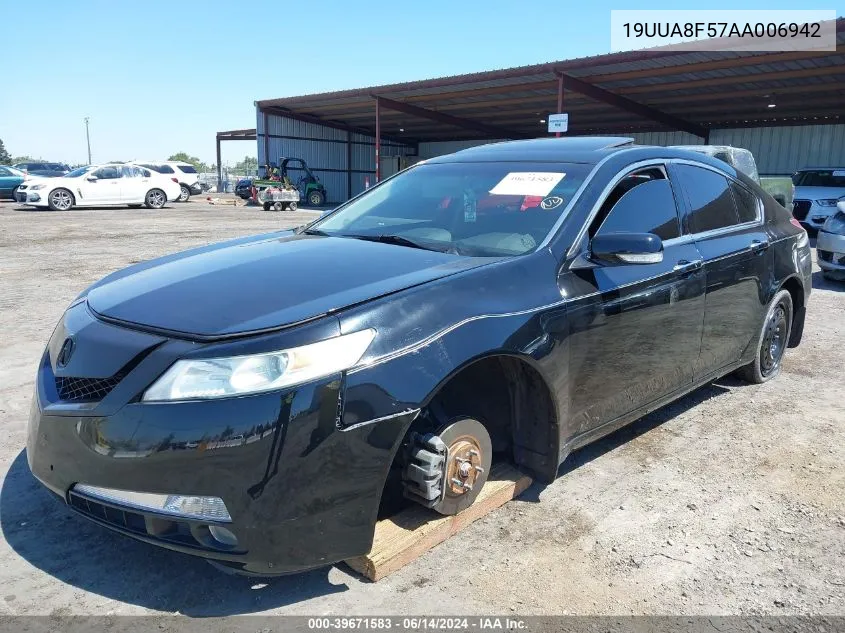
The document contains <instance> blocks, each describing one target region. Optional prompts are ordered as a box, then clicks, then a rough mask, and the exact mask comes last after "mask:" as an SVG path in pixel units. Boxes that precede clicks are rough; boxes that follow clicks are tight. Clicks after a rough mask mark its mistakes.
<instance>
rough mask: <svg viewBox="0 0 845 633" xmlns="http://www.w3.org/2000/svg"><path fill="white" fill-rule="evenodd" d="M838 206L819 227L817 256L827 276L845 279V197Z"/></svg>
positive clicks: (823, 272)
mask: <svg viewBox="0 0 845 633" xmlns="http://www.w3.org/2000/svg"><path fill="white" fill-rule="evenodd" d="M836 207H837V209H836V213H834V214H833V215H831V216H829V217H828V218H827V220H825V222H824V224H823V225H822V228H821V229H819V233H818V237H817V238H816V256H817V258H818V262H819V268H821V269H822V274H823V275H824V276H825V278H827V279H836V280H839V281H845V198H841V199H840V200H839V201H838V202H837V205H836Z"/></svg>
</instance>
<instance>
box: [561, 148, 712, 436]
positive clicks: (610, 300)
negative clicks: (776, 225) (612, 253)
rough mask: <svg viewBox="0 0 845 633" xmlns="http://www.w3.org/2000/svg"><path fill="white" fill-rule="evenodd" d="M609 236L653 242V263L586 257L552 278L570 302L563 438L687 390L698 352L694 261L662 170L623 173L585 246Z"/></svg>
mask: <svg viewBox="0 0 845 633" xmlns="http://www.w3.org/2000/svg"><path fill="white" fill-rule="evenodd" d="M614 232H616V233H619V232H632V233H653V234H655V235H657V236H658V237H660V238H661V240H663V257H662V260H661V261H660V262H656V263H621V264H615V265H613V264H606V263H598V262H595V261H591V259H590V255H589V250H588V249H587V250H586V251H585V252H584V255H581V256H579V258H580V262H579V260H576V261H575V262H573V264H572V265H571V267H570V270H569V272H568V273H567V274H566V275H563V276H562V277H561V280H560V281H561V282H562V283H561V292H562V293H563V294H564V296H571V297H573V298H572V300H571V301H569V302H568V303H567V320H568V322H569V336H568V341H569V408H570V416H571V418H570V419H571V424H570V431H573V432H574V433H575V434H576V435H580V434H584V433H588V432H589V431H591V430H593V429H597V428H598V427H602V426H606V425H609V424H612V423H613V422H614V421H615V420H619V419H620V418H622V417H623V416H625V415H626V414H627V413H630V412H632V411H635V410H637V409H638V408H640V407H643V406H645V405H647V404H649V403H650V402H653V401H655V400H658V399H660V398H661V397H663V396H666V395H667V394H670V393H673V392H676V391H678V390H682V389H684V388H686V387H688V386H689V385H690V383H691V382H692V377H693V368H694V366H695V361H696V359H697V358H698V354H699V346H700V343H701V328H702V316H703V312H704V274H703V270H702V269H701V256H700V255H699V253H698V250H697V249H696V247H695V244H694V243H693V242H692V241H691V240H690V239H689V238H687V237H685V236H684V235H683V234H682V231H681V226H680V219H679V214H678V206H677V203H676V200H675V192H674V191H673V187H672V184H671V183H670V181H669V180H668V179H667V174H666V171H665V168H664V167H663V166H662V165H659V166H649V167H646V168H643V169H640V170H638V171H636V172H632V173H628V174H626V175H624V177H623V178H621V180H620V181H619V184H617V185H616V186H615V187H614V188H613V189H612V190H611V191H610V193H609V194H608V195H607V196H606V198H605V199H604V201H603V202H602V203H601V206H600V207H599V210H598V212H597V213H596V215H595V217H594V219H593V220H592V221H591V222H590V226H589V228H588V231H587V238H588V239H590V240H591V239H592V238H593V237H595V236H597V235H602V234H610V233H614ZM571 439H572V438H571V437H570V438H566V437H564V438H562V440H563V441H564V442H566V441H568V440H571Z"/></svg>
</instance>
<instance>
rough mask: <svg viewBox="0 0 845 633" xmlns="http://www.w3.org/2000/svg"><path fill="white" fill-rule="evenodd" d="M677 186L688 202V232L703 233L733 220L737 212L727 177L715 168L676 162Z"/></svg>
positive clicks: (734, 222) (729, 223)
mask: <svg viewBox="0 0 845 633" xmlns="http://www.w3.org/2000/svg"><path fill="white" fill-rule="evenodd" d="M677 171H678V175H679V181H680V185H681V188H682V189H683V190H684V193H685V194H686V197H687V202H689V215H688V218H687V219H688V222H689V228H690V232H691V233H704V232H705V231H712V230H714V229H722V228H725V227H728V226H733V225H734V224H737V222H738V218H737V212H736V207H735V206H734V201H733V197H732V196H731V191H730V188H729V186H728V179H727V178H725V177H724V176H722V175H721V174H717V173H716V172H715V171H711V170H709V169H704V168H703V167H694V166H692V165H678V166H677Z"/></svg>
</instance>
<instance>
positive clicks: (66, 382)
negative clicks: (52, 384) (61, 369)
mask: <svg viewBox="0 0 845 633" xmlns="http://www.w3.org/2000/svg"><path fill="white" fill-rule="evenodd" d="M125 375H126V374H125V373H124V372H122V371H121V372H118V373H116V374H115V375H114V376H111V377H110V378H76V377H72V376H56V391H57V392H58V394H59V398H60V399H61V400H64V401H66V402H98V401H100V400H102V399H103V398H105V397H106V396H107V395H109V393H110V392H111V390H112V389H114V388H115V387H116V386H117V385H118V383H119V382H120V381H121V380H123V378H124V377H125Z"/></svg>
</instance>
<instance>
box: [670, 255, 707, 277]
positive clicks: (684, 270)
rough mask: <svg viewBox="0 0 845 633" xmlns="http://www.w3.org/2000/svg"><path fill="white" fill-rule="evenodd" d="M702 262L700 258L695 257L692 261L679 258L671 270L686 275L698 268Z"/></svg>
mask: <svg viewBox="0 0 845 633" xmlns="http://www.w3.org/2000/svg"><path fill="white" fill-rule="evenodd" d="M703 264H704V262H702V260H700V259H696V260H694V261H688V260H686V259H682V260H680V261H679V262H678V263H677V264H675V266H674V267H673V268H672V270H673V271H674V272H676V273H680V274H682V275H688V274H690V273H692V272H695V271H696V270H698V269H699V268H701V267H702V266H703Z"/></svg>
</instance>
